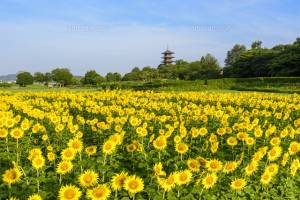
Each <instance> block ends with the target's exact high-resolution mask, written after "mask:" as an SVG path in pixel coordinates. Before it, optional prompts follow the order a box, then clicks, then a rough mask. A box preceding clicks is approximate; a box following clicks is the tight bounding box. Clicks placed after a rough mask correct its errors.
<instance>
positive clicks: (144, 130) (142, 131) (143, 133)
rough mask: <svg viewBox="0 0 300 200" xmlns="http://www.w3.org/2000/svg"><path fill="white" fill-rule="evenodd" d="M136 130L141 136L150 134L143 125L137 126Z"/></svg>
mask: <svg viewBox="0 0 300 200" xmlns="http://www.w3.org/2000/svg"><path fill="white" fill-rule="evenodd" d="M135 131H136V133H137V134H138V135H139V136H140V137H145V136H147V134H148V131H147V129H146V128H143V127H137V128H136V130H135Z"/></svg>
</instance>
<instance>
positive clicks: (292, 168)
mask: <svg viewBox="0 0 300 200" xmlns="http://www.w3.org/2000/svg"><path fill="white" fill-rule="evenodd" d="M299 168H300V161H299V159H294V160H293V161H292V163H291V166H290V173H291V175H292V176H295V175H296V173H297V171H298V169H299Z"/></svg>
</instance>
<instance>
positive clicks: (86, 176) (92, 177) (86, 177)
mask: <svg viewBox="0 0 300 200" xmlns="http://www.w3.org/2000/svg"><path fill="white" fill-rule="evenodd" d="M78 179H79V183H80V185H81V186H82V187H90V186H93V185H95V184H97V181H98V174H97V173H96V172H94V171H91V170H87V171H85V172H83V173H82V174H80V175H79V177H78Z"/></svg>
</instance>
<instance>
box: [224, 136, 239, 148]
mask: <svg viewBox="0 0 300 200" xmlns="http://www.w3.org/2000/svg"><path fill="white" fill-rule="evenodd" d="M226 142H227V144H228V145H229V146H231V147H234V146H236V145H237V143H238V141H237V139H236V137H232V136H231V137H229V138H228V139H227V140H226Z"/></svg>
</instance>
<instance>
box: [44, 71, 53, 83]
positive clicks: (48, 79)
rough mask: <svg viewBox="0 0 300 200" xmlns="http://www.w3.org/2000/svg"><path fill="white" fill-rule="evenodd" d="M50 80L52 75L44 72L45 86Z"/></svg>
mask: <svg viewBox="0 0 300 200" xmlns="http://www.w3.org/2000/svg"><path fill="white" fill-rule="evenodd" d="M51 80H52V74H51V73H49V72H46V73H45V75H44V81H45V84H46V85H48V84H49V82H50V81H51Z"/></svg>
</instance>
